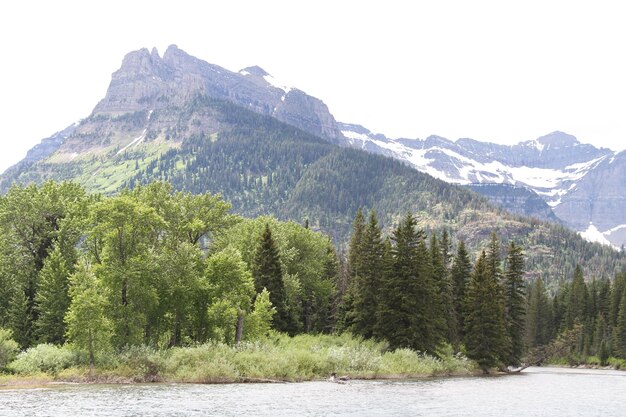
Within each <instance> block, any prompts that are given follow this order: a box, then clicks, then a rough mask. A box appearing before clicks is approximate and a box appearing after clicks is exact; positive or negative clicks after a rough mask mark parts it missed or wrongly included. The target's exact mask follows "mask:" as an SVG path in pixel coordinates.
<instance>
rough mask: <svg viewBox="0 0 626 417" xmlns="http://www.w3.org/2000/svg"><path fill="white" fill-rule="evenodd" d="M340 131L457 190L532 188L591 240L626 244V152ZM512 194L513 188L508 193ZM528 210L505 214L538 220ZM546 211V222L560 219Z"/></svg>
mask: <svg viewBox="0 0 626 417" xmlns="http://www.w3.org/2000/svg"><path fill="white" fill-rule="evenodd" d="M340 130H341V131H342V133H343V135H344V137H345V138H346V141H347V143H348V144H349V145H350V146H353V147H356V148H360V149H364V150H366V151H368V152H373V153H379V154H382V155H387V156H391V157H394V158H397V159H399V160H402V161H405V162H406V163H408V164H410V165H411V166H413V167H415V168H416V169H418V170H419V171H422V172H426V173H428V174H430V175H432V176H433V177H435V178H439V179H442V180H444V181H447V182H450V183H455V184H462V185H469V184H506V185H510V186H514V187H513V188H511V187H509V189H510V190H511V192H518V191H514V190H515V189H516V188H517V187H524V188H526V189H527V190H531V191H533V192H535V193H536V194H537V195H538V196H539V197H540V198H541V199H542V200H543V201H545V202H546V203H547V204H548V206H549V207H550V208H552V211H553V212H554V214H556V216H557V217H558V218H559V219H560V220H562V221H563V222H564V223H565V224H567V225H568V226H570V227H572V228H573V229H575V230H578V231H580V232H582V234H583V236H585V237H586V238H588V239H590V240H595V241H599V242H602V243H606V244H612V245H614V246H617V247H619V246H621V245H623V244H624V243H626V210H624V207H626V151H624V152H613V151H611V150H610V149H606V148H596V147H594V146H592V145H587V144H582V143H580V142H578V140H577V139H576V138H575V137H574V136H571V135H568V134H566V133H563V132H553V133H550V134H548V135H546V136H542V137H540V138H538V139H535V140H530V141H526V142H521V143H519V144H517V145H513V146H506V145H496V144H493V143H485V142H479V141H476V140H473V139H459V140H457V141H456V142H452V141H450V140H448V139H445V138H442V137H439V136H430V137H428V138H426V139H425V140H419V139H389V138H387V137H385V136H384V135H381V134H372V133H371V132H370V131H368V130H367V129H365V128H364V127H362V126H359V125H350V124H341V125H340ZM472 188H473V189H474V190H475V191H478V192H483V191H489V192H492V191H493V188H492V187H489V188H480V187H472ZM504 194H506V188H502V189H500V195H501V196H502V195H504ZM487 195H488V196H489V194H487ZM494 201H496V200H494ZM496 202H497V201H496ZM520 203H521V204H522V205H520V206H517V207H515V206H511V205H509V206H505V207H507V208H508V209H509V210H512V211H515V212H520V213H524V214H530V215H533V211H536V210H535V209H531V208H529V207H528V206H525V201H521V202H520ZM535 205H536V201H535V202H533V207H534V206H535ZM540 211H541V212H542V213H539V217H541V218H553V217H552V216H551V215H550V214H549V213H547V214H546V213H545V210H540Z"/></svg>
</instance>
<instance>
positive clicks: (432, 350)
mask: <svg viewBox="0 0 626 417" xmlns="http://www.w3.org/2000/svg"><path fill="white" fill-rule="evenodd" d="M366 214H367V215H366ZM503 246H505V248H503ZM624 281H625V276H624V274H621V275H620V274H618V275H617V276H616V278H615V280H614V281H613V283H611V282H609V281H608V280H607V281H594V280H589V279H587V280H586V281H585V279H584V277H583V276H582V272H581V268H576V273H575V275H574V277H572V279H571V282H568V281H566V280H563V283H562V285H561V286H560V287H559V289H558V291H557V292H556V293H555V294H548V293H547V291H546V290H545V288H544V287H542V282H541V281H540V280H538V281H535V282H534V283H530V285H529V283H528V281H526V280H525V279H524V253H523V250H522V247H521V246H519V245H518V244H516V243H515V242H514V241H510V242H508V244H506V245H503V244H502V243H501V242H500V239H499V237H498V235H497V233H496V232H495V231H494V233H492V235H491V236H490V238H489V239H488V240H486V241H485V245H484V248H483V249H481V250H480V251H478V253H475V254H474V253H468V251H467V250H466V248H465V245H464V242H463V241H455V239H454V237H453V236H450V235H449V234H448V233H447V232H446V231H445V230H444V231H443V232H442V233H440V234H437V233H435V232H430V233H428V232H427V231H425V230H418V229H417V226H416V221H415V219H414V217H413V216H412V215H411V214H410V213H409V214H407V215H406V216H405V217H404V218H403V219H401V220H400V221H399V222H398V225H397V227H396V228H395V229H394V230H393V232H392V233H391V234H390V235H389V236H383V233H382V230H381V227H380V226H379V224H378V220H377V217H376V213H375V212H374V211H370V212H369V213H365V212H363V211H362V210H358V211H357V213H356V217H355V220H354V224H353V233H352V237H351V241H350V243H349V245H348V250H347V253H345V254H344V253H343V252H339V251H337V249H336V248H335V246H334V245H333V243H332V242H331V240H330V239H329V238H328V237H327V236H325V235H323V234H321V233H318V232H314V231H312V230H310V229H309V227H308V225H307V224H304V225H300V224H297V223H294V222H284V221H279V220H277V219H275V218H272V217H266V216H260V217H257V218H254V219H245V218H242V217H239V216H236V215H233V214H231V213H230V205H229V204H228V203H227V202H225V201H223V200H222V199H221V197H220V196H219V195H210V194H203V195H191V194H189V193H183V192H174V191H173V190H172V187H171V186H170V185H169V184H167V183H152V184H150V185H146V186H138V187H136V188H134V189H133V190H124V191H122V192H121V193H120V194H119V195H117V196H113V197H104V196H100V195H87V194H86V193H85V191H84V190H83V189H82V188H81V187H80V186H78V185H76V184H73V183H55V182H47V183H45V184H43V185H42V186H35V185H31V186H27V187H19V186H14V187H13V188H11V189H10V190H9V192H8V193H7V194H6V195H5V196H3V197H1V198H0V368H2V369H4V370H5V371H7V372H12V373H15V374H17V375H30V377H36V376H37V375H48V376H50V375H51V376H52V377H53V378H56V379H60V380H90V379H91V380H100V381H108V380H110V381H114V380H115V379H116V378H119V379H120V380H124V381H126V380H129V381H150V380H154V381H183V382H210V381H214V382H219V381H244V380H263V379H269V380H274V379H275V380H307V379H316V378H322V377H327V376H328V375H329V374H330V373H332V372H336V373H345V374H347V375H350V376H352V377H358V378H364V377H365V378H378V377H387V376H397V377H407V376H425V375H440V374H451V373H452V374H456V373H461V374H466V373H471V372H472V370H473V369H478V368H480V369H482V370H483V371H484V372H488V371H489V370H491V369H494V368H499V369H505V368H506V367H507V366H519V365H520V364H521V363H522V362H523V361H524V359H525V356H527V352H528V349H529V348H531V349H538V348H541V347H542V346H548V345H550V343H552V341H554V340H557V339H558V336H559V335H561V334H563V332H566V331H568V332H569V333H568V334H572V332H571V331H572V329H574V328H576V329H581V330H580V332H579V333H580V334H579V335H578V334H577V337H576V340H575V341H573V342H572V343H571V346H568V349H566V350H563V351H562V350H559V353H560V355H561V356H560V357H567V358H576V359H577V360H582V361H584V358H586V357H591V355H596V356H597V357H598V358H600V361H601V362H602V363H608V361H611V360H612V361H613V362H614V363H618V362H616V361H617V359H610V358H611V357H614V358H620V357H621V358H625V357H626V289H625V288H626V285H624ZM351 335H353V336H351ZM531 352H532V351H531ZM467 358H469V360H468V359H467Z"/></svg>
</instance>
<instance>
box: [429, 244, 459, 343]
mask: <svg viewBox="0 0 626 417" xmlns="http://www.w3.org/2000/svg"><path fill="white" fill-rule="evenodd" d="M444 236H445V239H444V238H442V239H441V240H440V241H438V240H437V235H436V234H434V233H433V234H432V235H431V237H430V258H431V262H432V278H433V280H434V284H435V287H436V290H437V298H438V301H439V302H438V306H436V307H437V308H436V311H434V315H435V319H436V320H438V322H439V330H440V332H441V334H442V335H444V339H445V340H446V341H447V342H449V343H453V342H454V341H455V340H456V339H457V336H458V331H457V323H456V314H455V312H454V304H453V302H452V300H453V295H452V291H453V286H452V282H451V280H450V270H449V258H450V257H449V244H448V242H447V240H448V237H447V233H444Z"/></svg>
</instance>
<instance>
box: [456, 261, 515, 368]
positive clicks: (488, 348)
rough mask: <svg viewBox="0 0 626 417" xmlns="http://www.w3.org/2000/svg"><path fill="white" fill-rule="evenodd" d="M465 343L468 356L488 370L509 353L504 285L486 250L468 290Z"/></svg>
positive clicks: (473, 274)
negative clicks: (494, 269) (494, 271)
mask: <svg viewBox="0 0 626 417" xmlns="http://www.w3.org/2000/svg"><path fill="white" fill-rule="evenodd" d="M465 314H466V316H465V333H464V334H465V346H466V348H467V356H468V357H469V358H470V359H473V360H475V361H476V362H477V363H478V365H479V366H480V367H481V368H482V369H483V371H484V372H485V373H488V372H489V368H492V367H494V366H496V365H499V364H501V363H502V362H503V360H506V359H507V357H508V354H507V352H508V345H509V344H508V340H507V337H506V334H507V331H506V322H505V319H504V317H505V311H504V299H503V295H502V289H501V287H500V283H499V282H498V280H497V278H496V277H495V276H493V275H492V268H491V265H490V262H489V259H488V257H487V255H486V253H485V251H483V252H482V254H481V255H480V257H479V258H478V260H477V261H476V264H475V265H474V271H473V273H472V278H471V280H470V282H469V284H468V286H467V290H466V293H465Z"/></svg>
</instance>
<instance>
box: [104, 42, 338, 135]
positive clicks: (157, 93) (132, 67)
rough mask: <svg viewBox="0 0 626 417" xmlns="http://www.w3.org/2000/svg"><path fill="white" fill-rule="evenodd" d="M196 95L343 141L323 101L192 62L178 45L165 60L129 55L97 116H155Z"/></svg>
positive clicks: (263, 77)
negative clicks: (141, 112) (155, 113)
mask: <svg viewBox="0 0 626 417" xmlns="http://www.w3.org/2000/svg"><path fill="white" fill-rule="evenodd" d="M197 95H206V96H208V97H211V98H217V99H224V100H228V101H231V102H233V103H235V104H238V105H240V106H243V107H245V108H247V109H250V110H252V111H255V112H257V113H260V114H263V115H268V116H272V117H275V118H277V119H278V120H280V121H282V122H285V123H288V124H290V125H292V126H295V127H297V128H299V129H302V130H304V131H306V132H309V133H312V134H314V135H316V136H319V137H322V138H324V139H327V140H329V141H331V142H335V143H337V142H338V141H339V140H340V139H341V137H342V135H341V132H340V131H339V129H338V127H337V123H336V121H335V119H334V117H333V116H332V115H331V114H330V112H329V110H328V107H327V106H326V105H325V104H324V103H323V102H322V101H321V100H319V99H317V98H315V97H311V96H309V95H307V94H306V93H304V92H302V91H300V90H298V89H295V88H290V87H287V86H281V85H279V84H278V83H277V82H276V81H275V80H274V79H273V78H272V77H271V75H269V74H268V73H267V72H266V71H264V70H263V69H262V68H259V67H250V68H246V69H243V70H241V71H240V72H238V73H235V72H231V71H228V70H226V69H224V68H222V67H219V66H217V65H212V64H209V63H207V62H205V61H202V60H200V59H198V58H195V57H192V56H191V55H189V54H187V53H186V52H184V51H182V50H181V49H179V48H178V47H176V46H175V45H172V46H170V47H169V48H168V49H167V51H166V52H165V54H164V55H163V58H161V57H160V56H159V54H158V52H157V51H156V49H153V50H152V52H149V51H148V50H147V49H141V50H139V51H134V52H131V53H129V54H128V55H126V57H125V58H124V61H123V62H122V66H121V68H120V69H119V70H118V71H116V72H115V73H114V74H113V77H112V80H111V84H110V85H109V89H108V91H107V94H106V97H105V98H104V99H103V100H102V101H101V102H100V103H98V105H97V106H96V108H95V109H94V115H98V114H107V115H118V114H123V113H128V112H138V111H154V110H159V109H163V108H167V107H170V106H172V105H180V104H182V103H186V102H188V101H189V100H190V99H192V98H193V97H194V96H197Z"/></svg>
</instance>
